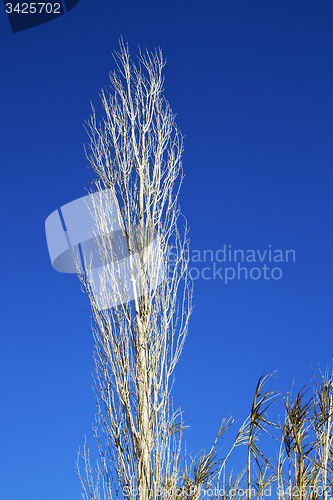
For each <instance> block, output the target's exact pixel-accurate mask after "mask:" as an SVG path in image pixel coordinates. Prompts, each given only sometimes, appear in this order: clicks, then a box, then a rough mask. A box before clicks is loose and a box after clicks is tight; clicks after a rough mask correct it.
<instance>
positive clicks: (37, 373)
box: [0, 0, 333, 500]
mask: <svg viewBox="0 0 333 500" xmlns="http://www.w3.org/2000/svg"><path fill="white" fill-rule="evenodd" d="M332 26H333V4H332V3H331V2H330V1H327V0H321V1H319V2H310V1H307V0H306V1H304V0H303V1H298V0H292V1H286V0H279V1H277V0H272V1H270V2H267V1H261V0H253V1H252V2H249V1H247V0H233V1H231V0H228V1H224V0H221V1H216V0H214V1H208V2H205V3H203V2H192V1H191V2H190V1H187V0H185V1H183V0H182V1H180V2H176V1H174V0H171V1H168V2H161V1H155V2H153V1H144V2H133V1H132V0H127V1H124V2H112V1H109V0H108V1H106V0H100V1H99V2H93V1H92V0H80V2H79V3H78V5H77V6H76V7H75V8H74V9H72V10H71V11H70V12H69V13H67V14H66V15H64V16H62V17H60V18H59V19H56V20H54V21H52V22H50V23H47V24H45V25H42V26H39V27H36V28H33V29H30V30H27V31H22V32H19V33H15V34H13V33H12V32H11V29H10V25H9V21H8V19H7V16H6V13H5V9H4V7H2V8H0V44H1V50H0V61H1V66H0V67H1V81H0V88H1V92H0V109H1V115H0V116H1V134H0V147H1V184H2V190H1V191H2V192H1V213H2V222H1V224H2V245H1V257H2V267H1V280H2V294H1V295H2V300H1V303H2V334H1V349H0V357H1V363H0V378H1V417H0V422H1V425H0V428H1V431H0V450H1V451H0V462H1V471H0V476H1V479H0V498H2V499H4V500H7V499H8V500H20V499H23V498H24V500H45V499H49V500H53V499H59V498H62V499H67V498H68V499H71V500H72V499H75V498H77V499H79V498H80V486H79V482H78V479H77V476H76V474H75V470H74V461H75V458H76V453H77V450H78V448H79V446H82V444H83V442H84V435H85V434H87V438H88V442H89V444H90V446H91V448H92V449H94V448H95V443H94V440H93V437H92V433H91V425H92V422H93V419H94V412H95V405H94V400H93V395H92V389H91V385H92V379H91V373H90V372H91V370H92V368H93V363H92V348H93V341H92V334H91V330H90V315H89V312H87V311H73V309H76V310H77V309H85V308H87V307H88V302H87V298H86V297H85V296H84V294H83V293H81V291H80V286H79V283H78V281H77V279H76V277H75V276H73V275H72V276H69V275H65V274H61V273H57V272H55V271H54V270H53V269H52V266H51V263H50V259H49V255H48V250H47V246H46V238H45V232H44V223H45V219H46V218H47V217H48V215H49V214H50V213H51V212H53V211H54V210H55V209H57V208H59V207H60V206H62V205H64V204H65V203H68V202H70V201H72V200H75V199H77V198H79V197H81V196H84V195H85V194H86V192H85V190H84V188H85V187H87V186H88V182H89V181H90V180H91V172H90V171H89V170H88V169H87V168H86V164H87V162H86V160H85V158H84V154H83V146H82V145H83V143H84V142H86V139H87V138H86V133H85V131H84V128H83V122H84V120H86V119H88V117H89V114H90V101H92V102H93V103H94V105H95V107H96V108H97V109H100V108H99V97H98V93H99V91H100V88H101V87H103V88H104V87H106V86H107V85H108V72H109V70H111V69H113V68H114V62H113V59H112V56H111V52H112V51H113V50H115V49H117V47H118V40H119V37H120V35H122V36H123V38H124V40H125V42H128V43H129V45H130V49H131V52H132V54H133V55H135V54H136V53H137V45H138V44H139V45H140V46H141V47H142V48H144V47H147V48H148V49H150V50H153V49H154V48H155V47H158V46H160V47H161V48H162V49H163V53H164V55H165V57H166V58H167V60H168V63H167V66H166V68H165V78H166V80H165V95H166V98H167V99H168V100H169V102H170V104H171V106H172V108H173V111H174V112H175V113H177V123H178V126H179V127H180V129H181V131H182V133H183V134H184V135H185V151H184V156H183V164H184V172H185V174H186V177H185V180H184V184H183V187H182V191H181V195H180V202H181V207H182V212H183V213H184V215H185V216H186V217H187V220H188V223H189V226H190V237H191V250H192V251H194V250H197V251H199V252H201V255H203V251H204V250H209V249H210V250H212V252H213V254H214V262H209V260H210V259H206V260H207V261H206V262H199V263H198V262H191V267H193V268H197V269H198V271H193V273H194V276H196V275H197V274H198V273H199V275H200V276H199V277H198V279H196V280H195V290H194V303H195V309H194V313H193V316H192V318H191V323H190V330H189V337H188V340H187V343H186V346H185V349H184V352H183V355H182V357H181V359H180V362H179V364H178V366H177V369H176V382H175V387H174V403H175V404H181V405H182V408H183V409H184V410H185V412H186V414H187V416H188V418H189V419H192V420H191V430H189V431H187V432H186V434H185V436H184V439H185V440H186V441H187V447H188V449H189V450H191V452H192V453H193V454H195V453H196V452H198V451H199V450H200V449H201V448H203V447H206V448H209V447H210V445H211V443H212V441H213V440H214V438H215V435H216V432H217V430H218V428H219V424H220V422H221V419H222V417H223V416H224V415H226V414H233V415H234V416H235V419H236V421H237V423H238V424H239V425H240V424H241V423H242V422H243V420H244V419H245V418H246V416H247V413H248V412H249V410H250V405H251V398H252V396H253V392H254V389H255V385H256V382H257V379H258V377H259V376H260V375H261V374H262V373H263V371H265V372H272V371H274V370H277V378H276V380H275V389H276V390H278V391H286V390H289V389H290V386H291V383H292V381H293V379H294V378H295V377H296V382H295V386H296V387H298V388H300V387H301V386H303V385H304V384H307V383H309V382H310V380H311V376H312V367H313V368H314V369H315V370H316V369H317V366H318V364H320V366H321V367H322V368H323V369H325V368H326V366H327V365H328V364H330V363H331V360H332V343H333V340H332V327H333V312H332V311H333V308H332V306H331V303H332V278H333V265H332V244H333V238H332V227H333V224H332V223H333V221H332V189H333V169H332V162H333V141H332V137H333V28H332ZM224 245H226V248H227V249H229V245H231V248H232V249H241V250H243V251H244V252H245V253H246V251H247V250H251V249H252V250H255V252H256V253H257V250H259V252H260V254H261V255H262V254H263V252H265V250H267V254H266V255H268V250H269V249H270V248H271V250H272V251H273V250H277V249H279V250H281V251H282V252H283V254H285V251H286V250H290V249H292V250H294V252H295V262H293V261H289V262H275V263H274V265H273V263H270V262H268V257H266V260H265V261H264V262H263V263H261V262H260V261H258V258H257V262H246V263H243V264H242V265H244V266H246V267H247V270H248V279H247V280H245V279H244V278H241V279H237V273H236V275H235V278H234V279H233V280H230V281H228V282H227V283H225V280H221V279H220V278H219V276H218V275H215V279H213V277H214V276H213V267H214V265H215V266H216V267H215V270H216V269H219V268H220V267H222V268H223V270H222V276H223V273H224V272H225V267H229V268H231V267H234V268H235V269H237V263H232V262H229V263H228V262H227V263H224V262H218V261H217V260H216V258H215V256H216V252H217V251H218V250H223V249H224ZM269 245H271V247H269ZM196 255H198V253H196ZM207 255H208V254H207ZM218 255H219V256H221V255H222V254H221V253H220V254H218ZM273 255H277V254H274V253H273ZM264 264H266V265H267V266H268V267H270V270H271V269H272V268H273V267H277V268H279V269H281V272H282V275H281V278H280V279H273V278H271V279H269V280H268V279H266V280H265V279H264V277H263V271H261V273H262V275H261V277H260V278H259V279H257V280H255V279H252V278H251V277H250V276H249V273H250V271H251V269H252V268H254V267H257V268H259V269H262V267H263V265H264ZM205 267H208V270H206V271H205V272H204V276H206V277H211V279H203V277H202V270H203V269H204V268H205ZM269 272H270V271H269ZM228 273H229V276H231V275H232V271H228ZM275 273H276V274H275V276H279V275H280V272H279V271H275ZM244 274H245V272H244V273H243V275H244ZM252 274H253V276H255V277H256V276H257V275H258V272H257V271H253V273H252ZM277 406H278V405H277ZM280 408H282V407H281V406H280ZM273 411H275V412H278V411H279V410H278V409H274V410H273ZM235 432H236V427H235ZM273 452H274V451H273Z"/></svg>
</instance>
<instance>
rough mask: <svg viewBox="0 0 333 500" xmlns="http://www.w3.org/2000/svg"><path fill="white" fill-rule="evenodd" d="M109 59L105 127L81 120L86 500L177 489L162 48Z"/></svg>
mask: <svg viewBox="0 0 333 500" xmlns="http://www.w3.org/2000/svg"><path fill="white" fill-rule="evenodd" d="M114 59H115V62H116V65H117V69H116V70H115V71H113V72H112V73H110V82H111V87H110V89H109V90H108V91H102V92H101V95H100V97H101V101H102V106H103V110H104V117H103V119H102V121H101V122H100V121H98V120H97V118H96V114H95V110H94V108H93V107H92V115H91V117H90V120H89V121H88V122H87V132H88V135H89V139H90V142H89V148H87V149H86V156H87V158H88V160H89V164H90V168H91V169H92V170H93V172H94V174H95V175H96V178H95V180H94V182H93V184H92V187H91V190H90V193H95V194H94V195H93V197H92V199H93V213H92V215H93V217H94V220H95V224H96V228H97V229H96V231H95V232H94V240H95V244H96V246H97V248H98V258H97V261H98V262H99V264H98V265H99V267H98V269H99V271H98V279H97V278H96V255H95V256H94V255H93V253H92V254H90V255H84V256H83V260H84V262H85V273H81V274H80V280H81V283H82V288H83V291H84V292H85V293H86V294H87V295H88V297H89V299H90V303H91V310H92V327H93V334H94V339H95V352H94V361H95V372H94V387H95V398H96V402H97V409H98V411H97V415H96V427H95V435H96V438H97V440H98V445H99V455H100V461H99V464H98V465H97V469H96V474H95V473H94V472H93V470H92V467H91V465H90V459H89V452H88V450H87V448H86V447H85V448H84V451H83V453H82V455H83V457H84V461H85V464H84V468H85V473H84V474H81V472H80V467H79V461H78V465H77V470H78V473H79V476H80V479H81V484H82V488H83V493H82V495H83V498H85V499H86V500H88V499H89V500H91V499H94V500H97V499H98V500H99V499H101V498H104V499H114V498H117V497H118V494H119V493H122V495H121V496H124V497H126V498H128V499H129V500H134V499H138V500H143V499H157V498H159V497H160V495H161V489H167V490H169V491H170V490H172V489H173V488H175V487H176V485H177V484H178V482H179V479H180V472H179V460H178V459H179V450H180V448H179V441H178V437H177V436H178V435H179V433H177V431H180V430H181V426H182V424H181V414H180V412H179V411H178V412H177V411H176V412H173V411H172V407H171V404H170V390H171V387H172V375H173V372H174V368H175V365H176V363H177V361H178V359H179V356H180V354H181V351H182V348H183V345H184V341H185V337H186V334H187V329H188V321H189V317H190V314H191V307H192V306H191V298H192V285H191V280H189V277H188V272H187V271H188V239H187V226H186V221H185V219H184V223H183V224H182V229H181V230H180V229H179V222H178V219H179V215H180V211H179V210H180V209H179V204H178V195H179V189H180V186H181V183H182V180H183V173H182V164H181V155H182V151H183V139H182V136H181V133H180V132H179V130H178V128H177V126H176V124H175V116H174V114H173V112H172V110H171V108H170V105H169V103H168V102H167V101H166V99H165V97H164V96H163V81H164V78H163V76H162V70H163V68H164V66H165V60H164V59H163V56H162V52H161V50H155V52H154V53H150V52H148V51H146V52H145V53H142V52H141V51H140V52H139V56H138V61H137V62H136V63H135V62H133V60H132V59H131V57H130V53H129V49H128V46H125V45H124V43H123V42H122V41H121V42H120V50H119V52H116V53H115V54H114ZM115 228H117V230H115ZM94 259H95V260H94ZM78 266H79V264H78ZM175 436H176V437H175ZM176 438H177V439H176Z"/></svg>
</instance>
